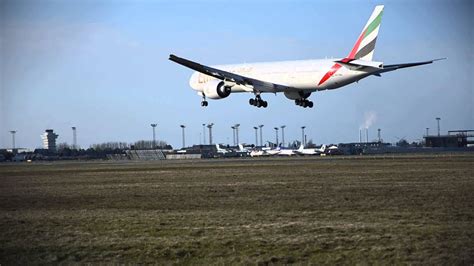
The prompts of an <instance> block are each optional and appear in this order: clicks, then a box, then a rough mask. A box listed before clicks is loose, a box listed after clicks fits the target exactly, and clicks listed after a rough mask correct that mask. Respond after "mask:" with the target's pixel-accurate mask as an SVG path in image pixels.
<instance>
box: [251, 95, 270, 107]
mask: <svg viewBox="0 0 474 266" xmlns="http://www.w3.org/2000/svg"><path fill="white" fill-rule="evenodd" d="M249 104H250V105H253V106H256V107H258V108H260V107H263V108H267V106H268V103H267V101H264V100H262V98H261V97H260V95H257V96H255V99H250V100H249Z"/></svg>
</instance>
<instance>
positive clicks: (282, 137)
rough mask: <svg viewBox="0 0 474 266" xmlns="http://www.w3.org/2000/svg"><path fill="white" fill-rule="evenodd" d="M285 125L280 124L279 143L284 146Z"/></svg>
mask: <svg viewBox="0 0 474 266" xmlns="http://www.w3.org/2000/svg"><path fill="white" fill-rule="evenodd" d="M285 127H286V126H285V125H283V126H281V143H282V145H283V147H285Z"/></svg>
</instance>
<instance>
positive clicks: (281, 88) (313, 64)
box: [169, 5, 446, 108]
mask: <svg viewBox="0 0 474 266" xmlns="http://www.w3.org/2000/svg"><path fill="white" fill-rule="evenodd" d="M383 9H384V6H383V5H378V6H376V7H375V8H374V11H373V12H372V15H371V16H370V18H369V20H368V21H367V24H366V25H365V27H364V28H363V30H362V32H361V34H360V35H359V37H358V38H357V41H356V42H355V44H354V46H353V47H352V49H351V51H350V52H349V54H348V55H347V56H346V57H343V58H338V59H319V60H298V61H280V62H266V63H249V64H234V65H218V66H206V65H202V64H199V63H197V62H193V61H190V60H188V59H184V58H180V57H178V56H176V55H173V54H170V56H169V60H171V61H173V62H175V63H178V64H180V65H183V66H185V67H188V68H190V69H193V70H195V71H196V72H194V73H193V74H192V76H191V78H190V80H189V85H190V86H191V88H192V89H194V90H195V91H197V93H198V95H200V96H201V97H202V101H201V106H203V107H205V106H208V102H207V100H206V99H207V98H209V99H213V100H218V99H224V98H226V97H228V96H229V95H230V94H231V93H240V92H248V93H253V94H254V95H255V98H251V99H249V104H250V105H253V106H256V107H263V108H266V107H267V106H268V103H267V101H264V100H263V99H262V96H261V94H262V93H275V94H276V93H281V92H282V93H283V94H284V95H285V96H286V98H288V99H290V100H294V102H295V104H296V105H299V106H301V107H304V108H306V107H309V108H312V107H313V102H312V101H310V100H308V98H309V96H310V95H311V94H312V93H313V92H316V91H323V90H333V89H337V88H340V87H343V86H346V85H348V84H351V83H353V82H358V81H359V80H361V79H363V78H366V77H369V76H378V77H380V76H381V74H382V73H385V72H390V71H394V70H397V69H402V68H408V67H414V66H420V65H426V64H431V63H433V62H435V61H438V60H443V59H446V58H439V59H433V60H428V61H422V62H413V63H402V64H389V65H384V63H383V62H378V61H373V60H372V58H373V56H374V50H375V43H376V40H377V35H378V32H379V28H380V22H381V20H382V15H383Z"/></svg>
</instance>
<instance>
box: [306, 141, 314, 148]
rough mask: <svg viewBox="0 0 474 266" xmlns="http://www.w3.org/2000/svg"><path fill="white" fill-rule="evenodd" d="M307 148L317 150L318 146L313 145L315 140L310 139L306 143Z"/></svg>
mask: <svg viewBox="0 0 474 266" xmlns="http://www.w3.org/2000/svg"><path fill="white" fill-rule="evenodd" d="M306 147H307V148H316V144H314V143H313V140H312V139H310V140H308V142H306Z"/></svg>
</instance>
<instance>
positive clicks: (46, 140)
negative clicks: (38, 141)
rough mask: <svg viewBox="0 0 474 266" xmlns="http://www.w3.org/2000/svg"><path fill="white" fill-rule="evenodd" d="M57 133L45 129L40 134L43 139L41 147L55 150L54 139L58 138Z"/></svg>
mask: <svg viewBox="0 0 474 266" xmlns="http://www.w3.org/2000/svg"><path fill="white" fill-rule="evenodd" d="M58 136H59V135H58V134H56V133H54V132H53V130H52V129H46V131H45V132H44V133H43V134H42V135H41V138H42V139H43V148H45V149H47V150H50V151H56V139H57V138H58Z"/></svg>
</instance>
